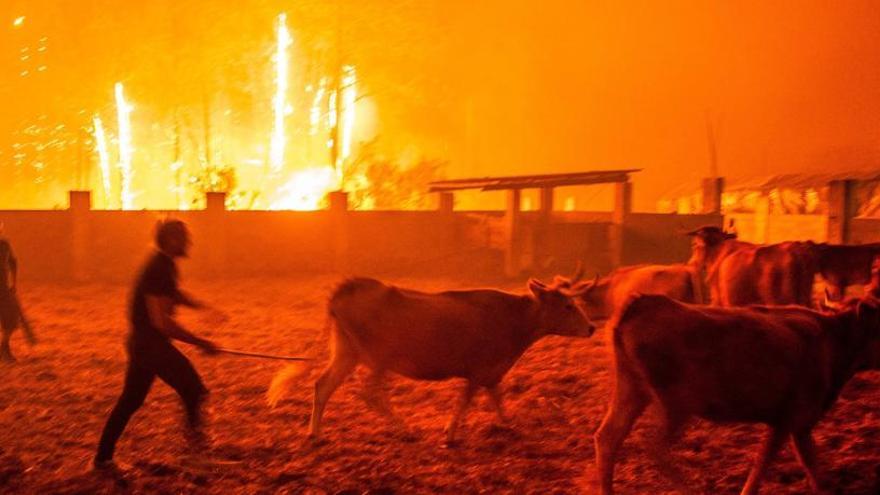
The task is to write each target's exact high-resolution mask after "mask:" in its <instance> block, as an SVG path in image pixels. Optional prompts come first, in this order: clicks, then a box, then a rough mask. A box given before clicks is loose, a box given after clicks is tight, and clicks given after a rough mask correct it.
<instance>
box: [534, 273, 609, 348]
mask: <svg viewBox="0 0 880 495" xmlns="http://www.w3.org/2000/svg"><path fill="white" fill-rule="evenodd" d="M528 287H529V291H530V292H531V293H532V297H533V298H534V300H535V302H536V303H537V305H536V308H537V315H536V316H537V320H538V321H537V322H536V323H537V325H538V326H539V327H541V330H543V331H544V332H546V333H548V334H554V335H564V336H570V337H589V336H591V335H593V332H595V331H596V325H594V324H593V322H592V321H590V318H589V317H588V316H587V313H586V312H585V311H584V309H583V307H582V305H581V302H580V300H579V297H580V295H581V294H582V292H579V291H577V290H573V289H571V288H570V287H565V286H564V285H557V284H553V285H547V284H545V283H543V282H541V281H540V280H537V279H534V278H533V279H530V280H529V283H528Z"/></svg>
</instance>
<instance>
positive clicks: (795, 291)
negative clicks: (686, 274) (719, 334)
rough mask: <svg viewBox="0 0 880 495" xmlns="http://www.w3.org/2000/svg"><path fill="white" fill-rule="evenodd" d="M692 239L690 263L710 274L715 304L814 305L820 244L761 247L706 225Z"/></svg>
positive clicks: (709, 286)
mask: <svg viewBox="0 0 880 495" xmlns="http://www.w3.org/2000/svg"><path fill="white" fill-rule="evenodd" d="M688 235H691V236H693V238H694V240H693V243H692V248H693V254H692V256H691V259H690V261H689V262H688V263H689V264H691V265H693V266H695V267H697V268H698V269H701V270H705V278H706V285H707V286H708V288H709V294H710V299H711V302H712V304H713V305H716V306H745V305H748V304H770V305H784V304H800V305H802V306H810V305H811V303H812V293H813V278H814V277H815V273H816V270H817V266H816V262H815V252H814V251H815V250H814V248H815V244H814V243H812V242H809V241H807V242H783V243H780V244H772V245H767V246H760V245H756V244H751V243H748V242H742V241H739V240H737V238H736V234H730V233H727V232H723V231H722V230H721V229H719V228H718V227H702V228H700V229H697V230H695V231H693V232H690V233H688Z"/></svg>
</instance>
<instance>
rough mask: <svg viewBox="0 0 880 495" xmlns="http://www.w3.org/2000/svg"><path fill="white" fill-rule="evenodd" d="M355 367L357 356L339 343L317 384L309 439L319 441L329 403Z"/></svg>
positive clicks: (343, 344)
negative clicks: (322, 420)
mask: <svg viewBox="0 0 880 495" xmlns="http://www.w3.org/2000/svg"><path fill="white" fill-rule="evenodd" d="M355 366H357V355H356V354H355V353H354V351H353V350H352V349H350V347H349V346H347V345H345V343H343V342H337V346H336V348H335V349H334V353H333V361H331V362H330V364H329V365H328V366H327V368H326V369H325V370H324V372H323V373H322V374H321V376H320V378H318V381H317V382H315V399H314V402H313V403H312V419H311V422H310V424H309V438H311V439H312V440H317V439H318V438H320V436H321V416H322V415H323V414H324V407H325V406H326V405H327V401H328V400H329V399H330V396H331V395H333V392H335V391H336V389H337V388H339V386H340V385H342V382H343V381H345V379H346V378H347V377H348V375H350V374H351V372H352V371H354V368H355Z"/></svg>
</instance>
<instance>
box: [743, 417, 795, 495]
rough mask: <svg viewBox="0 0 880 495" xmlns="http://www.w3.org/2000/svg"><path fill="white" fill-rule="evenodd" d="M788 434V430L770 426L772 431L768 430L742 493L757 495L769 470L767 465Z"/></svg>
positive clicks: (744, 494)
mask: <svg viewBox="0 0 880 495" xmlns="http://www.w3.org/2000/svg"><path fill="white" fill-rule="evenodd" d="M787 436H788V432H787V431H785V430H783V429H782V428H779V427H772V426H771V427H770V431H769V432H767V437H766V438H765V439H764V444H763V445H762V446H761V450H760V452H758V457H756V458H755V464H754V466H752V470H751V472H749V478H748V479H747V480H746V485H745V486H744V487H743V489H742V492H740V495H755V494H756V493H758V487H759V486H760V484H761V478H763V477H764V472H765V471H767V466H768V465H769V464H770V461H771V460H773V457H774V456H775V455H776V452H778V451H779V447H780V446H782V442H784V441H785V437H787Z"/></svg>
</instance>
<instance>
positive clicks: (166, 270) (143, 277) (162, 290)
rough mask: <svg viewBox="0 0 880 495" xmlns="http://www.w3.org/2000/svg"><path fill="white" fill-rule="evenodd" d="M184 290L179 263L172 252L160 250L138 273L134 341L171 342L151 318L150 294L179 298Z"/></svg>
mask: <svg viewBox="0 0 880 495" xmlns="http://www.w3.org/2000/svg"><path fill="white" fill-rule="evenodd" d="M179 294H180V292H179V290H178V287H177V266H176V265H175V264H174V260H172V259H171V258H170V257H169V256H168V255H166V254H164V253H162V252H158V251H157V252H156V254H154V255H153V256H151V257H150V259H149V260H148V261H147V263H146V265H145V266H144V269H143V271H142V272H141V274H140V275H139V276H138V279H137V285H135V288H134V293H133V294H132V298H131V309H130V313H129V317H130V318H131V340H132V341H133V342H147V341H155V340H156V339H159V340H162V341H165V342H168V337H166V336H165V335H164V334H163V333H162V332H161V331H159V329H157V328H156V327H155V326H154V325H153V323H152V322H151V321H150V313H149V310H148V309H147V297H146V296H147V295H151V296H160V297H161V296H165V297H170V298H171V299H172V300H174V301H176V300H177V299H178V295H179Z"/></svg>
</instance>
